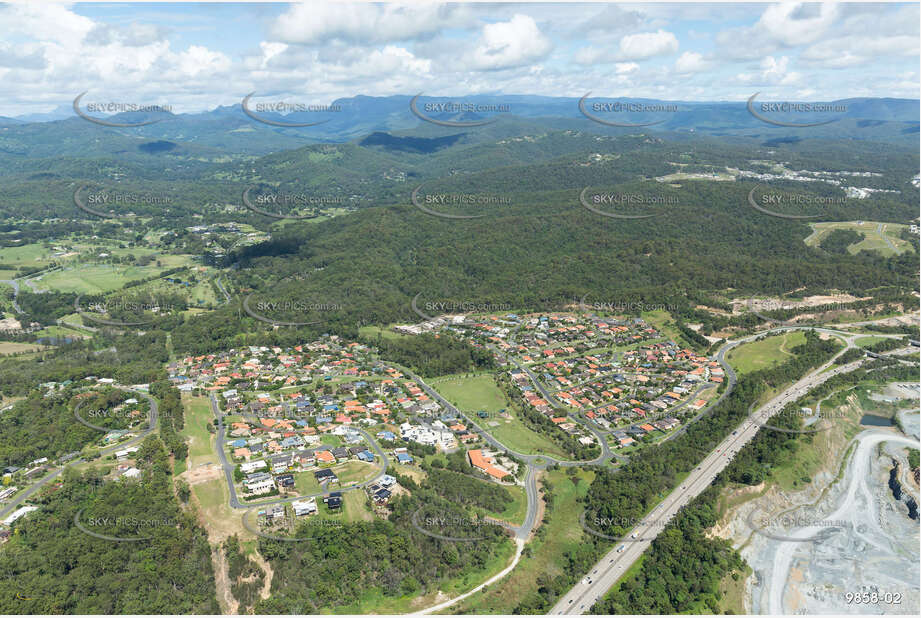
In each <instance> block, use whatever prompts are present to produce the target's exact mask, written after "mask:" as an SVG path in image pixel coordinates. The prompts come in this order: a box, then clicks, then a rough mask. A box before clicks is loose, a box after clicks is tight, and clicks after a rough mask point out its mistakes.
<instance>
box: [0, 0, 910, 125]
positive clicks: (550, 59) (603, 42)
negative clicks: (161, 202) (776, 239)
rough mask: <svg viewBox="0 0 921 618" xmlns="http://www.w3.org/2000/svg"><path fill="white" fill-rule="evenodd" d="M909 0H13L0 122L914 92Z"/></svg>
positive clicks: (3, 21) (1, 35) (3, 37)
mask: <svg viewBox="0 0 921 618" xmlns="http://www.w3.org/2000/svg"><path fill="white" fill-rule="evenodd" d="M918 24H919V5H918V4H917V3H915V4H895V3H892V4H887V3H884V4H880V3H873V4H857V3H853V4H817V3H808V4H794V3H783V4H763V3H758V4H754V3H750V4H744V3H717V4H708V3H672V4H664V3H655V4H654V3H628V4H606V3H580V4H563V3H516V4H502V3H489V4H486V3H474V4H439V3H432V2H424V3H421V2H417V3H412V4H404V5H397V4H372V3H364V4H362V3H338V2H322V3H321V2H314V3H304V4H291V5H289V4H277V3H271V4H268V3H264V4H259V3H238V4H216V3H196V4H178V3H163V4H156V3H136V4H132V3H126V4H102V3H99V4H92V3H78V4H63V3H41V4H38V3H16V2H14V3H12V4H5V5H0V88H2V91H3V92H4V95H5V96H4V97H3V99H2V100H0V115H6V116H15V115H20V114H27V113H36V112H48V111H51V110H53V109H55V108H57V107H59V106H61V105H69V104H70V102H71V101H73V98H74V97H75V96H76V95H77V94H79V93H80V92H83V91H89V92H90V93H92V94H91V96H92V97H94V98H95V99H97V100H102V99H105V100H113V101H114V100H118V101H125V102H138V103H149V104H154V103H157V104H165V105H170V106H171V107H172V109H173V111H178V112H186V111H199V110H205V109H213V108H214V107H216V106H218V105H231V104H234V103H238V102H239V101H240V99H241V98H242V97H243V96H244V95H246V94H247V93H249V92H253V91H255V92H257V93H259V95H260V96H262V95H264V96H272V97H275V98H285V99H289V100H291V101H292V102H293V101H297V102H305V103H328V102H330V101H332V100H333V99H335V98H338V97H347V96H354V95H357V94H365V95H394V94H399V95H411V94H416V93H418V92H422V91H424V92H425V93H426V94H429V95H432V96H436V95H463V94H487V93H488V94H540V95H549V96H568V97H580V96H582V95H583V94H585V93H586V92H588V91H592V93H593V96H618V97H651V98H661V99H670V100H694V101H714V100H720V101H744V100H745V99H747V98H748V97H749V96H751V95H752V94H753V93H754V92H756V91H761V92H763V93H764V94H763V95H762V98H764V99H774V100H808V101H819V100H821V101H827V100H832V99H841V98H848V97H865V96H876V97H905V98H918V97H919V72H918V64H919V38H921V35H919V26H918Z"/></svg>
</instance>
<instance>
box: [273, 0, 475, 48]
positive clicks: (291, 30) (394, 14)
mask: <svg viewBox="0 0 921 618" xmlns="http://www.w3.org/2000/svg"><path fill="white" fill-rule="evenodd" d="M470 25H472V15H471V13H470V11H469V10H468V9H467V8H466V7H464V6H458V5H437V4H413V5H407V6H401V5H396V4H344V3H304V4H294V5H292V6H291V7H290V8H289V9H288V10H287V11H286V12H285V13H284V14H282V15H280V16H279V17H278V18H277V19H276V20H275V22H274V23H273V25H272V27H271V34H272V36H273V37H274V38H275V39H277V40H279V41H282V42H284V43H299V44H305V45H313V44H319V43H324V42H328V41H333V40H339V41H352V42H357V43H361V44H365V45H366V44H369V43H388V42H395V41H405V40H409V39H413V38H417V37H422V36H426V35H429V36H430V35H433V34H435V33H437V32H438V31H440V30H442V29H445V28H459V27H469V26H470Z"/></svg>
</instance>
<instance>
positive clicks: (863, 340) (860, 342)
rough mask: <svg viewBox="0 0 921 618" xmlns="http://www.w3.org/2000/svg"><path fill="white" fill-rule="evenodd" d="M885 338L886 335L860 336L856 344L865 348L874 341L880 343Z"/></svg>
mask: <svg viewBox="0 0 921 618" xmlns="http://www.w3.org/2000/svg"><path fill="white" fill-rule="evenodd" d="M884 339H886V337H872V336H871V337H858V338H857V339H856V340H855V341H854V344H855V345H858V346H860V347H861V348H865V347H867V346H871V345H873V344H874V343H879V342H880V341H883V340H884Z"/></svg>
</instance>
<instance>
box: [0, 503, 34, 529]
mask: <svg viewBox="0 0 921 618" xmlns="http://www.w3.org/2000/svg"><path fill="white" fill-rule="evenodd" d="M37 510H38V507H37V506H21V507H19V508H18V509H16V510H15V511H13V514H12V515H10V516H9V517H7V518H6V519H4V520H3V521H2V522H0V523H2V524H3V525H4V526H11V525H12V524H13V522H15V521H16V520H17V519H19V518H20V517H22V516H23V515H26V514H27V513H31V512H32V511H37Z"/></svg>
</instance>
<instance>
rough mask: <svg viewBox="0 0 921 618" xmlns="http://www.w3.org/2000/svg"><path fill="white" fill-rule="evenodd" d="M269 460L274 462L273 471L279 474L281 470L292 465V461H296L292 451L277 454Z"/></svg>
mask: <svg viewBox="0 0 921 618" xmlns="http://www.w3.org/2000/svg"><path fill="white" fill-rule="evenodd" d="M269 461H271V462H272V472H274V473H275V474H278V473H279V472H284V471H285V470H287V469H288V468H290V467H291V463H292V462H293V461H294V456H293V455H291V454H290V453H286V454H284V455H275V456H274V457H272V458H270V459H269Z"/></svg>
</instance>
